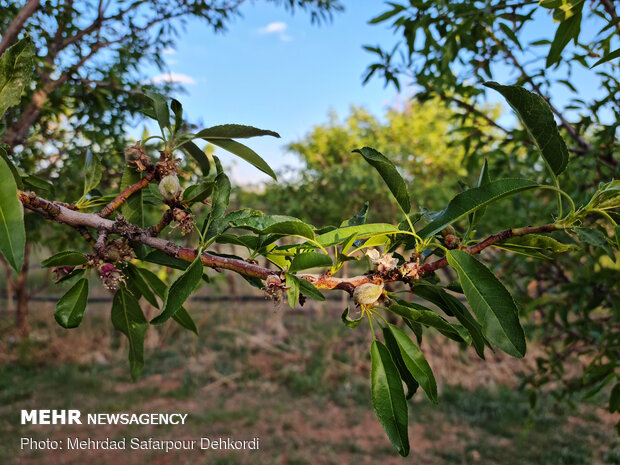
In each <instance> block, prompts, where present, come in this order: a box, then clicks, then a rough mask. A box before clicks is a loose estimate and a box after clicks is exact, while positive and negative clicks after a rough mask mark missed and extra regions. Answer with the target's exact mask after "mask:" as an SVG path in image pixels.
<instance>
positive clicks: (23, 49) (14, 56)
mask: <svg viewBox="0 0 620 465" xmlns="http://www.w3.org/2000/svg"><path fill="white" fill-rule="evenodd" d="M33 59H34V44H33V43H32V39H30V38H24V39H21V40H19V41H18V42H16V43H15V44H14V45H13V46H11V47H9V49H8V50H7V51H6V52H5V53H3V54H2V56H1V57H0V118H2V117H3V116H4V113H6V111H7V109H9V108H10V107H12V106H15V105H19V102H20V101H21V98H22V92H23V91H24V88H25V87H26V86H27V85H29V84H30V81H31V79H32V67H33Z"/></svg>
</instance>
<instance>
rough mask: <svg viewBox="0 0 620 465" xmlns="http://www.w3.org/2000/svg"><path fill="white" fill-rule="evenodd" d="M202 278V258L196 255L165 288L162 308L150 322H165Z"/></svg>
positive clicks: (156, 323)
mask: <svg viewBox="0 0 620 465" xmlns="http://www.w3.org/2000/svg"><path fill="white" fill-rule="evenodd" d="M201 279H202V258H201V256H200V255H198V256H197V257H196V258H195V259H194V261H193V262H192V263H191V265H190V266H188V267H187V269H186V270H185V271H184V272H183V273H182V274H181V276H179V277H178V278H177V279H176V280H175V281H174V282H173V283H172V284H171V285H170V287H169V288H168V289H167V291H166V295H165V296H164V304H163V310H162V311H161V313H160V314H159V315H157V316H156V317H155V318H153V319H152V320H151V324H154V325H160V324H162V323H165V322H166V321H167V320H168V319H169V318H170V317H171V316H173V315H174V314H175V313H176V312H177V311H178V310H179V309H180V308H181V306H182V305H183V302H185V301H186V300H187V298H188V297H189V296H190V295H191V294H192V292H194V289H196V286H198V284H199V283H200V280H201Z"/></svg>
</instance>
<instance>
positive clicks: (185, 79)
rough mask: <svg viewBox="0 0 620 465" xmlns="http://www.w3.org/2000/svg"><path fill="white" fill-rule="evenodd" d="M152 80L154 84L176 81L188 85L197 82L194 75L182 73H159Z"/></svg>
mask: <svg viewBox="0 0 620 465" xmlns="http://www.w3.org/2000/svg"><path fill="white" fill-rule="evenodd" d="M151 82H152V83H153V84H161V83H162V82H176V83H178V84H187V85H192V84H196V81H195V80H194V78H193V77H191V76H188V75H187V74H181V73H166V74H158V75H157V76H155V77H152V78H151Z"/></svg>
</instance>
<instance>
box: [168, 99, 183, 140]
mask: <svg viewBox="0 0 620 465" xmlns="http://www.w3.org/2000/svg"><path fill="white" fill-rule="evenodd" d="M170 108H171V109H172V113H174V133H175V134H176V133H178V132H179V130H180V129H181V127H182V126H183V105H181V102H179V101H178V100H177V99H175V98H173V99H171V100H170Z"/></svg>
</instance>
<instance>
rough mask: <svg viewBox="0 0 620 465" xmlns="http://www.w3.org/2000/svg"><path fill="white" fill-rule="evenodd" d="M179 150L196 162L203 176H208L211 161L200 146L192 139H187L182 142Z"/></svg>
mask: <svg viewBox="0 0 620 465" xmlns="http://www.w3.org/2000/svg"><path fill="white" fill-rule="evenodd" d="M181 150H183V151H184V152H185V153H186V154H188V155H189V156H190V157H192V158H193V159H194V160H196V161H197V162H198V165H200V170H201V171H202V175H203V176H209V171H211V162H210V161H209V157H207V154H206V153H204V151H203V150H202V149H201V148H200V147H198V146H197V145H196V144H194V143H193V142H192V141H187V142H184V143H183V145H182V146H181Z"/></svg>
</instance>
